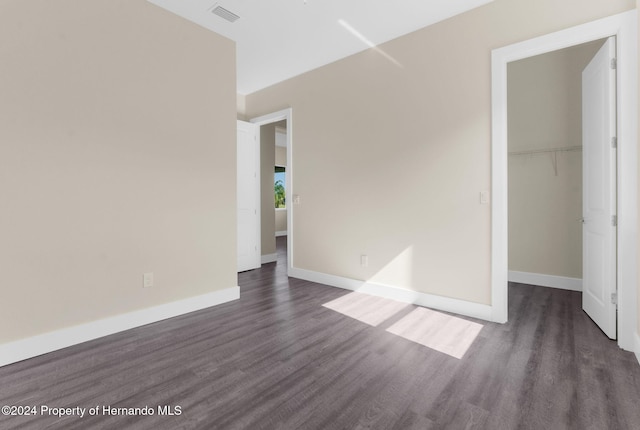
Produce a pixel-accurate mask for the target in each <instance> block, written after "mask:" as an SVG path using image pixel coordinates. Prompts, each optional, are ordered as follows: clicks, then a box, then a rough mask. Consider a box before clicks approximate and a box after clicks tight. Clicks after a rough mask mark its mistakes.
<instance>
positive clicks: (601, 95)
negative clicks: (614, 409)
mask: <svg viewBox="0 0 640 430" xmlns="http://www.w3.org/2000/svg"><path fill="white" fill-rule="evenodd" d="M614 58H615V38H613V37H611V38H609V39H608V40H607V42H606V43H605V44H604V45H603V46H602V48H601V49H600V50H599V51H598V53H597V54H596V55H595V57H594V58H593V60H591V62H590V63H589V65H588V66H587V67H586V68H585V69H584V71H583V72H582V151H583V160H582V162H583V163H582V174H583V187H584V190H583V199H582V208H583V212H582V213H583V230H582V246H583V250H582V266H583V269H582V278H583V279H582V283H583V285H582V308H583V309H584V311H585V312H586V313H587V314H588V315H589V316H590V317H591V319H593V321H595V323H596V324H598V326H599V327H600V328H601V329H602V331H603V332H604V333H605V334H606V335H607V336H608V337H609V338H611V339H615V338H616V334H617V330H616V329H617V318H616V317H617V312H616V311H617V305H616V302H617V298H616V297H617V296H616V294H617V282H616V266H617V259H616V230H617V229H616V225H617V219H616V149H615V147H616V145H615V137H616V99H615V97H616V91H615V90H616V70H615V68H614V67H615V62H614V61H612V60H613V59H614Z"/></svg>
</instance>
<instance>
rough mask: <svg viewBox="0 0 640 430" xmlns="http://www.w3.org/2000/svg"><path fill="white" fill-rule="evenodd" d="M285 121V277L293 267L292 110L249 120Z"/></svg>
mask: <svg viewBox="0 0 640 430" xmlns="http://www.w3.org/2000/svg"><path fill="white" fill-rule="evenodd" d="M282 120H286V121H287V174H286V176H285V182H286V183H285V185H284V192H285V195H286V196H287V230H288V233H287V275H288V274H289V273H290V272H291V268H292V267H293V230H294V229H293V198H292V197H293V194H292V190H293V150H292V148H293V145H292V142H293V139H292V136H293V109H291V108H287V109H283V110H280V111H277V112H273V113H269V114H266V115H262V116H259V117H257V118H253V119H251V120H250V121H249V122H252V123H254V124H256V125H258V126H263V125H266V124H272V123H274V122H278V121H282Z"/></svg>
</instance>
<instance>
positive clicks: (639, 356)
mask: <svg viewBox="0 0 640 430" xmlns="http://www.w3.org/2000/svg"><path fill="white" fill-rule="evenodd" d="M634 337H635V353H636V360H638V364H640V335H639V334H638V332H636V333H635V336H634Z"/></svg>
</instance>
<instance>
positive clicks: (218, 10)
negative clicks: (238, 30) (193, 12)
mask: <svg viewBox="0 0 640 430" xmlns="http://www.w3.org/2000/svg"><path fill="white" fill-rule="evenodd" d="M211 12H212V13H213V14H214V15H218V16H219V17H220V18H222V19H226V20H227V21H229V22H236V21H237V20H238V19H240V17H239V16H238V15H236V14H235V13H233V12H231V11H228V10H227V9H225V8H223V7H222V6H216V7H215V8H213V10H212V11H211Z"/></svg>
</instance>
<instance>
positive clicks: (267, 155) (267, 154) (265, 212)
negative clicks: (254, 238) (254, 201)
mask: <svg viewBox="0 0 640 430" xmlns="http://www.w3.org/2000/svg"><path fill="white" fill-rule="evenodd" d="M275 153H276V124H275V123H274V124H267V125H263V126H262V127H260V188H261V194H262V198H261V202H262V205H261V207H260V211H261V212H260V213H261V215H260V226H261V238H262V255H270V254H275V252H276V229H275V225H276V215H275V207H274V206H275V200H274V194H273V168H274V166H275V158H276V155H275Z"/></svg>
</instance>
